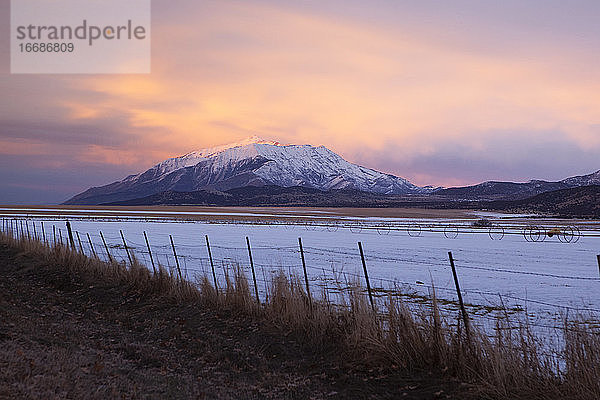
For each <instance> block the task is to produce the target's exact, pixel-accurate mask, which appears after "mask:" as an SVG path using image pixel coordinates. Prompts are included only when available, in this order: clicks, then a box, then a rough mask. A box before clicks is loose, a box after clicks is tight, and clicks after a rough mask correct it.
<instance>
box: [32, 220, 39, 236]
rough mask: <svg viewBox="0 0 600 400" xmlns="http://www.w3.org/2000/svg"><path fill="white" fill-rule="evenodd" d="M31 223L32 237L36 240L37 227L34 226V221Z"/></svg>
mask: <svg viewBox="0 0 600 400" xmlns="http://www.w3.org/2000/svg"><path fill="white" fill-rule="evenodd" d="M31 225H33V238H34V239H36V240H37V238H38V235H37V229H36V228H35V221H31Z"/></svg>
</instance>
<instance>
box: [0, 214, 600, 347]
mask: <svg viewBox="0 0 600 400" xmlns="http://www.w3.org/2000/svg"><path fill="white" fill-rule="evenodd" d="M0 213H2V216H3V228H4V229H11V227H12V229H17V231H20V232H21V234H25V235H26V234H29V235H31V236H33V235H36V236H37V237H42V236H44V237H45V240H46V241H49V242H53V241H55V240H56V241H57V242H58V241H61V240H62V241H64V243H66V241H67V233H66V229H65V222H66V220H69V221H70V223H71V225H72V228H73V231H74V232H75V234H74V238H75V241H76V242H77V243H76V246H77V248H78V249H79V250H80V251H82V252H84V253H86V254H88V255H90V256H93V255H96V256H98V257H99V258H101V259H104V260H107V261H108V260H109V258H110V257H113V258H114V259H116V260H118V261H122V262H124V263H128V262H130V261H129V260H130V257H132V256H135V257H136V258H137V259H138V260H139V261H140V262H142V263H143V264H144V265H146V266H147V267H148V268H149V269H151V268H152V267H153V264H156V265H158V264H160V265H162V266H164V267H165V268H167V269H170V270H171V271H174V273H178V272H179V271H180V272H181V274H182V275H183V277H184V278H187V279H188V280H192V281H194V280H195V279H196V278H198V277H200V276H212V272H213V269H214V276H215V277H216V281H217V286H220V287H223V286H224V285H225V279H226V278H225V277H226V275H227V274H228V273H229V270H230V269H231V268H232V267H234V266H240V267H242V268H243V269H244V271H245V272H246V274H247V276H248V277H249V278H250V277H251V274H252V270H251V264H250V260H249V255H250V254H251V256H252V261H253V267H254V270H255V271H254V276H255V278H256V281H257V289H258V293H259V297H261V298H264V297H265V296H266V295H267V289H266V284H267V282H270V280H271V278H272V276H273V275H274V274H276V273H277V272H279V271H281V270H283V271H284V272H286V273H291V274H293V275H297V276H299V277H300V276H302V275H303V268H302V266H303V265H302V261H301V254H300V249H299V243H298V238H302V242H303V252H304V257H305V265H306V271H307V278H308V281H309V290H310V291H311V292H312V293H313V296H314V297H318V298H320V299H323V300H326V301H328V302H332V303H340V304H341V303H342V302H343V296H342V295H343V294H344V291H346V290H348V288H351V287H356V286H361V287H364V284H365V280H364V279H365V277H364V270H363V266H362V260H361V257H360V253H359V249H358V247H357V243H358V242H361V243H362V246H363V248H364V255H365V263H366V267H367V269H368V274H369V278H370V283H371V286H372V289H373V296H374V301H375V302H376V303H378V304H382V303H383V302H384V301H386V299H387V297H388V295H390V294H392V295H399V296H402V297H403V298H404V299H408V300H409V301H410V302H411V303H413V304H415V305H417V306H418V305H423V304H425V305H427V304H428V302H429V300H428V299H430V298H431V294H432V288H433V287H435V291H436V295H437V297H438V298H439V299H440V300H441V302H442V305H443V307H444V308H446V309H447V310H448V311H449V312H450V313H453V312H456V313H458V303H457V293H456V288H455V285H454V282H453V277H452V271H451V268H450V263H449V259H448V252H452V254H453V258H454V260H455V263H456V269H457V275H458V279H459V281H460V286H461V290H462V295H463V298H464V300H465V303H466V306H467V311H468V313H469V316H470V317H471V318H473V319H474V321H475V323H477V324H479V325H481V326H484V327H486V326H487V327H492V326H493V322H494V320H495V319H496V317H497V316H498V313H503V314H505V313H506V312H509V313H510V318H513V320H514V323H515V325H516V324H517V323H518V322H519V321H523V320H526V321H527V322H528V323H529V324H530V325H531V326H533V327H535V329H536V331H538V332H541V333H543V335H544V336H545V337H546V338H548V339H549V340H552V338H553V337H554V331H555V328H556V327H560V326H562V324H563V319H564V317H565V315H567V314H570V315H571V316H573V315H579V314H581V315H582V316H583V317H584V319H586V320H588V321H591V322H593V321H592V319H593V316H594V315H595V314H597V313H598V312H599V311H600V299H599V298H598V296H597V287H598V285H600V276H599V270H598V264H597V263H598V261H597V258H596V255H597V254H598V253H599V252H600V251H599V247H600V246H599V245H600V224H598V223H597V222H596V221H587V220H586V221H584V220H553V219H545V218H540V217H533V216H525V215H511V214H498V213H485V212H471V213H469V212H468V211H455V210H402V209H393V210H392V209H383V210H377V209H370V210H365V209H319V210H311V209H284V208H282V209H272V208H268V209H256V208H247V209H240V208H236V209H227V208H192V207H180V208H169V209H165V208H161V207H155V208H149V209H140V208H137V209H136V208H128V209H124V208H118V207H113V208H111V209H107V208H99V207H93V208H85V209H78V208H75V207H70V208H55V207H51V208H50V207H49V208H4V209H1V210H0ZM482 218H485V219H484V220H483V219H482ZM482 221H483V222H484V223H483V224H482V223H481V222H482ZM42 223H43V230H42ZM100 232H102V236H103V237H104V242H106V246H105V245H104V242H103V239H102V236H101V234H100ZM121 233H122V236H121ZM144 233H145V234H146V237H147V238H148V243H146V239H145V237H144ZM207 237H208V238H209V245H210V248H211V254H210V255H209V253H208V247H207V240H206V238H207ZM246 237H247V238H248V242H247V241H246ZM43 239H44V238H43ZM171 240H172V242H171ZM248 243H249V244H250V253H249V249H248ZM107 250H108V253H107ZM150 254H152V256H151V255H150ZM211 258H212V264H211ZM178 264H179V269H177V266H178ZM365 295H366V293H365ZM450 315H451V314H450Z"/></svg>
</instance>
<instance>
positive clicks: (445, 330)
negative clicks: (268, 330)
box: [0, 234, 600, 400]
mask: <svg viewBox="0 0 600 400" xmlns="http://www.w3.org/2000/svg"><path fill="white" fill-rule="evenodd" d="M0 240H1V241H2V242H4V243H8V244H9V245H10V246H12V247H15V248H17V249H19V250H21V251H23V252H27V253H30V254H34V255H36V256H39V257H41V258H43V259H44V260H46V261H47V264H49V265H51V266H52V267H53V268H62V269H66V270H68V271H70V272H71V273H73V274H76V275H81V274H84V275H86V276H88V277H92V278H93V279H97V280H101V281H103V282H114V283H116V284H124V285H129V286H131V287H132V288H135V289H136V290H139V291H141V292H145V293H148V294H149V295H150V294H151V295H159V296H166V297H168V298H171V299H173V300H174V301H179V302H183V301H186V302H187V301H195V302H198V303H199V305H201V306H204V307H213V308H215V309H227V310H233V311H235V312H238V313H244V314H247V315H250V316H254V317H257V318H261V319H264V320H267V321H269V322H270V323H272V324H278V325H280V326H281V327H282V329H283V330H285V331H288V332H289V331H292V332H294V333H295V334H296V335H298V336H299V337H301V338H303V340H305V341H306V342H307V343H309V344H310V345H311V346H315V349H329V350H332V349H333V350H335V352H336V353H338V354H343V355H345V356H347V357H346V359H349V360H353V362H355V363H362V364H368V365H374V366H377V365H379V366H389V365H393V366H396V368H400V369H402V370H403V371H421V372H422V371H429V372H432V373H436V374H439V375H440V376H446V377H448V378H451V379H457V380H460V381H462V382H465V383H467V384H469V385H471V388H472V389H473V390H475V391H476V396H479V397H480V398H494V399H582V400H584V399H600V379H599V378H600V331H599V329H598V328H597V327H594V326H591V325H590V324H588V323H584V322H578V321H581V320H582V319H577V318H576V319H573V320H570V321H565V324H564V326H563V327H562V330H561V331H562V336H563V342H564V345H561V346H560V348H554V349H550V350H552V352H549V351H548V350H549V349H548V348H546V347H545V346H544V345H543V344H542V343H541V340H540V338H539V337H537V336H536V334H535V332H534V330H533V329H532V327H531V326H530V325H528V323H527V321H526V320H524V321H522V322H521V323H520V324H518V325H517V326H514V322H511V320H510V319H509V318H508V314H506V316H505V317H499V318H498V319H497V321H496V329H495V330H494V332H495V334H494V335H493V336H489V334H486V333H484V332H482V331H481V330H478V329H477V327H471V328H472V329H471V332H470V335H469V337H468V338H467V336H466V335H465V331H464V327H462V326H461V324H460V319H457V318H456V316H450V315H444V314H443V313H442V311H441V309H440V307H439V306H438V301H437V298H436V296H435V290H434V291H433V295H432V299H431V304H430V305H429V306H428V307H425V306H422V307H421V308H419V309H417V310H415V308H414V306H411V305H410V304H408V303H406V302H405V301H404V300H402V297H399V296H392V295H391V294H390V295H388V297H387V298H386V299H385V301H384V302H383V306H382V307H380V309H378V310H377V311H376V312H374V311H373V310H372V309H371V307H370V304H369V303H368V301H367V298H366V296H365V294H364V290H363V289H362V288H361V286H360V285H359V284H358V283H356V282H350V283H348V282H346V284H345V285H344V287H345V288H346V290H345V291H344V292H343V293H344V295H343V296H342V297H341V299H340V300H341V301H340V303H341V304H332V303H331V302H329V301H328V297H327V294H326V293H323V295H322V296H321V299H322V300H318V299H314V298H313V299H312V301H310V299H309V297H308V295H307V293H306V291H305V289H304V287H303V284H302V281H301V280H300V279H299V278H298V277H297V276H289V275H286V274H285V273H283V272H281V273H279V274H277V275H275V276H274V277H273V278H272V279H271V281H270V284H269V287H268V290H267V291H268V293H267V295H266V300H265V301H264V302H261V303H260V304H259V303H258V302H257V301H256V298H255V297H254V291H253V290H252V288H251V287H250V285H249V283H248V279H247V278H246V275H245V273H244V271H243V270H242V268H240V267H239V266H236V265H231V266H230V268H228V269H226V270H225V271H226V277H225V286H224V287H221V288H215V287H214V286H213V285H212V284H211V278H210V277H209V276H200V277H197V282H196V283H190V282H187V281H181V280H179V279H177V277H176V276H175V275H173V274H170V273H168V272H167V271H166V270H165V269H164V268H162V267H160V266H159V269H158V271H157V273H156V274H153V273H152V272H150V271H149V270H148V269H147V268H146V267H144V266H143V265H141V264H140V263H139V262H137V261H136V260H135V259H134V261H133V263H132V265H125V264H123V263H116V262H112V263H107V262H104V261H100V260H97V259H93V258H89V257H87V256H85V255H82V254H79V253H78V252H77V251H74V250H73V251H72V250H71V249H69V248H68V247H66V246H57V247H52V248H51V247H49V246H47V245H44V244H43V243H40V242H39V241H34V240H28V239H14V238H12V237H10V236H8V235H5V234H2V235H0Z"/></svg>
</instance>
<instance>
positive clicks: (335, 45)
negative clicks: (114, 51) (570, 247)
mask: <svg viewBox="0 0 600 400" xmlns="http://www.w3.org/2000/svg"><path fill="white" fill-rule="evenodd" d="M0 15H1V18H2V23H1V24H0V61H1V65H0V88H1V93H2V96H1V98H0V203H4V204H9V203H25V204H43V203H59V202H62V201H64V200H66V199H67V198H69V197H71V196H72V195H74V194H76V193H78V192H81V191H83V190H85V189H86V188H88V187H90V186H100V185H104V184H107V183H110V182H113V181H115V180H120V179H122V178H124V177H125V176H127V175H129V174H133V173H138V172H141V171H143V170H145V169H147V168H149V167H151V166H152V165H154V164H156V163H158V162H160V161H162V160H163V159H165V158H169V157H174V156H178V155H181V154H185V153H188V152H190V151H193V150H196V149H200V148H205V147H211V146H215V145H219V144H226V143H228V142H235V141H239V140H241V139H244V138H246V137H249V136H252V135H258V136H260V137H263V138H266V139H272V140H278V141H280V142H283V143H294V144H313V145H325V146H327V147H328V148H330V149H331V150H333V151H335V152H337V153H338V154H340V155H342V156H343V157H344V158H346V159H347V160H349V161H351V162H354V163H357V164H361V165H364V166H367V167H370V168H374V169H377V170H381V171H384V172H388V173H392V174H395V175H398V176H402V177H405V178H407V179H409V180H410V181H412V182H413V183H415V184H418V185H443V186H453V185H465V184H474V183H479V182H482V181H485V180H492V179H493V180H512V181H526V180H529V179H533V178H536V179H546V180H558V179H563V178H566V177H568V176H572V175H580V174H586V173H591V172H594V171H596V170H598V169H600V68H599V66H600V23H599V22H598V21H600V2H599V1H597V0H593V1H577V0H575V1H569V2H566V1H554V0H543V1H542V0H540V1H524V0H520V1H516V0H507V1H502V2H498V1H487V0H477V1H475V0H472V1H466V0H458V1H455V0H453V1H429V0H420V1H410V2H409V1H400V0H389V1H383V0H373V1H364V0H360V1H354V0H344V1H337V0H321V1H283V0H277V1H267V0H265V1H256V0H243V1H226V0H218V1H197V0H169V1H167V0H162V1H153V2H152V73H150V74H140V75H109V74H106V75H18V74H12V75H11V74H10V73H9V72H10V69H9V51H10V49H9V47H10V46H9V41H8V36H9V16H10V10H9V1H7V0H0Z"/></svg>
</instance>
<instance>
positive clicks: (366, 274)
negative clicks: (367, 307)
mask: <svg viewBox="0 0 600 400" xmlns="http://www.w3.org/2000/svg"><path fill="white" fill-rule="evenodd" d="M358 250H359V251H360V258H361V260H362V266H363V270H364V272H365V281H366V282H367V291H368V292H369V301H370V302H371V308H372V309H373V311H375V303H374V302H373V294H372V293H371V283H370V282H369V274H368V272H367V263H366V262H365V254H364V253H363V248H362V243H361V242H358Z"/></svg>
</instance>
